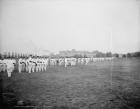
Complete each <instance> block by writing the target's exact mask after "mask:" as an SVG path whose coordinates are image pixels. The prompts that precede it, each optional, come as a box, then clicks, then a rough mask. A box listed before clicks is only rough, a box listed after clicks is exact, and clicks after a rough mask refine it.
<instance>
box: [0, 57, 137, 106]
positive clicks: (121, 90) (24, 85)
mask: <svg viewBox="0 0 140 109" xmlns="http://www.w3.org/2000/svg"><path fill="white" fill-rule="evenodd" d="M139 67H140V59H139V58H130V59H114V60H112V61H103V62H93V63H89V64H88V65H77V66H69V67H66V68H65V67H63V66H50V67H48V68H47V71H46V72H34V73H31V74H29V73H26V72H22V73H21V74H19V73H18V72H14V73H13V74H12V77H11V78H8V77H7V75H6V73H2V74H1V86H2V98H3V100H2V101H3V105H4V106H5V108H10V109H139V108H140V68H139Z"/></svg>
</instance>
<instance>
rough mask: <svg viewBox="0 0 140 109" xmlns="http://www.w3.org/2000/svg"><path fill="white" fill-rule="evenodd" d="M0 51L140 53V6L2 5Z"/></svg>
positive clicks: (135, 1) (98, 2)
mask: <svg viewBox="0 0 140 109" xmlns="http://www.w3.org/2000/svg"><path fill="white" fill-rule="evenodd" d="M0 19H1V20H0V24H1V32H0V41H1V42H0V44H1V51H18V52H31V51H32V52H37V50H39V49H40V50H49V51H52V52H58V51H60V50H68V49H69V50H70V49H76V50H89V51H93V50H99V51H102V52H106V51H112V52H118V53H126V52H133V51H138V50H140V1H139V0H0Z"/></svg>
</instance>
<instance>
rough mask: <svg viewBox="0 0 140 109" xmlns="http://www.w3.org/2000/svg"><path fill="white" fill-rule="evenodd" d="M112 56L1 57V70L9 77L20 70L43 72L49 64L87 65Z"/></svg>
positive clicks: (20, 71) (109, 58)
mask: <svg viewBox="0 0 140 109" xmlns="http://www.w3.org/2000/svg"><path fill="white" fill-rule="evenodd" d="M112 59H113V58H112V57H105V58H40V57H32V56H30V57H28V58H19V59H3V58H2V59H0V72H7V75H8V77H11V74H12V72H14V71H16V70H18V72H19V73H22V72H28V73H31V72H43V71H46V70H47V68H48V67H49V66H64V67H68V66H75V65H87V64H88V63H91V62H97V61H105V60H112Z"/></svg>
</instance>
